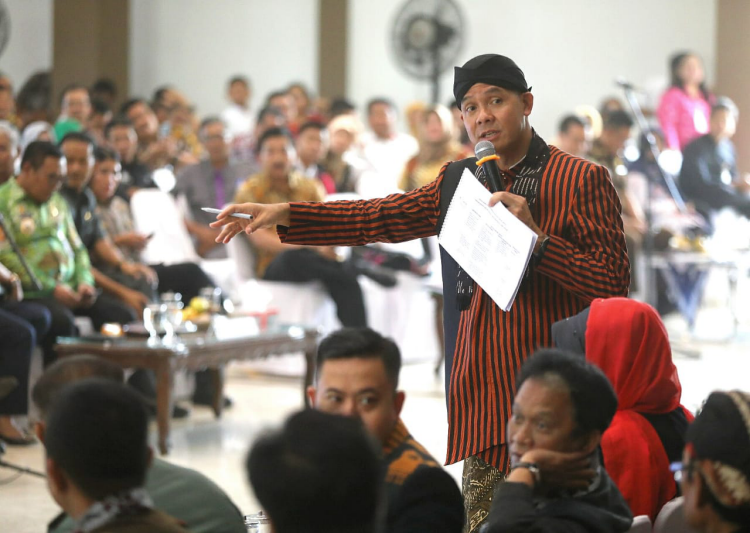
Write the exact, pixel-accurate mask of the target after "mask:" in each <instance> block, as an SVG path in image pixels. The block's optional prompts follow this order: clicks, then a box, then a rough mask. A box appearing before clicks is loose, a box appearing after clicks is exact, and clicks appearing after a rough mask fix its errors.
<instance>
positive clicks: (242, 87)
mask: <svg viewBox="0 0 750 533" xmlns="http://www.w3.org/2000/svg"><path fill="white" fill-rule="evenodd" d="M227 96H229V100H230V101H231V102H232V103H231V104H230V105H229V107H227V108H226V109H224V111H222V112H221V119H222V120H223V121H224V124H226V126H227V133H228V134H229V135H230V136H232V137H236V136H238V135H250V134H252V132H253V126H254V125H255V122H254V117H253V114H252V111H251V110H250V106H249V102H250V97H251V96H252V90H251V89H250V81H249V80H248V79H247V78H246V77H244V76H233V77H232V78H231V79H230V80H229V83H228V84H227Z"/></svg>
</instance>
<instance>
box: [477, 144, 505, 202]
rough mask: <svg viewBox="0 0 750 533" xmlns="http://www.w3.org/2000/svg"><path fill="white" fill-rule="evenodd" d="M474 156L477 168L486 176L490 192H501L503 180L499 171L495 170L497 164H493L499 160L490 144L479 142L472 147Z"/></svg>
mask: <svg viewBox="0 0 750 533" xmlns="http://www.w3.org/2000/svg"><path fill="white" fill-rule="evenodd" d="M474 155H476V156H477V159H478V160H479V161H477V166H480V167H482V169H484V175H485V176H487V184H488V185H489V186H490V191H491V192H499V191H502V190H503V180H502V179H501V178H500V169H498V168H497V164H496V163H495V161H497V160H498V159H500V158H499V157H497V153H496V152H495V147H494V146H492V143H491V142H490V141H479V142H478V143H477V145H476V146H475V147H474ZM485 163H488V164H485Z"/></svg>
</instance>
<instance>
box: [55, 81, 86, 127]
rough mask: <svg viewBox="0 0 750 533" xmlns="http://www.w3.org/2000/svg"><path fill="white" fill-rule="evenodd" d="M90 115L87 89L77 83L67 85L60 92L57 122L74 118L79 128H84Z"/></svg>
mask: <svg viewBox="0 0 750 533" xmlns="http://www.w3.org/2000/svg"><path fill="white" fill-rule="evenodd" d="M90 115H91V97H90V96H89V90H88V89H87V88H86V87H85V86H83V85H80V84H78V83H73V84H70V85H68V86H67V87H65V88H64V89H63V90H62V93H61V94H60V118H58V122H64V121H66V120H70V119H72V120H75V121H76V122H78V124H79V125H80V127H81V129H85V128H86V126H87V125H88V122H89V116H90Z"/></svg>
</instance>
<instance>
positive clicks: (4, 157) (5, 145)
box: [0, 120, 18, 185]
mask: <svg viewBox="0 0 750 533" xmlns="http://www.w3.org/2000/svg"><path fill="white" fill-rule="evenodd" d="M17 155H18V131H17V130H16V128H15V127H14V126H13V125H12V124H11V123H10V122H7V121H4V120H3V121H0V185H2V184H3V183H5V182H6V181H8V180H9V179H10V178H11V176H13V174H14V173H15V169H14V164H15V160H16V156H17Z"/></svg>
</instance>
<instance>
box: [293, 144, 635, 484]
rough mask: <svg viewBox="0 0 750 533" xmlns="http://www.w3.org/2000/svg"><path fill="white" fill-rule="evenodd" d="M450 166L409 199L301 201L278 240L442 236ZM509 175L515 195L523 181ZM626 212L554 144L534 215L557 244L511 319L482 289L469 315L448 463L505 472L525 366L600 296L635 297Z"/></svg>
mask: <svg viewBox="0 0 750 533" xmlns="http://www.w3.org/2000/svg"><path fill="white" fill-rule="evenodd" d="M446 168H447V165H446V166H444V167H443V169H442V170H441V171H440V175H439V176H438V178H437V179H436V180H435V181H433V182H432V183H429V184H427V185H425V186H424V187H422V188H420V189H415V190H413V191H410V192H408V193H405V194H394V195H390V196H387V197H385V198H379V199H374V200H361V201H340V202H328V203H292V204H291V215H290V216H291V219H290V220H291V224H290V226H289V227H288V228H284V227H279V228H278V230H279V236H280V238H281V239H282V241H284V242H287V243H296V244H302V243H304V244H312V245H363V244H367V243H372V242H401V241H406V240H410V239H417V238H421V237H428V236H431V235H435V232H436V224H437V221H438V217H439V216H440V192H441V184H442V182H443V178H444V175H445V169H446ZM504 174H505V177H506V178H507V179H506V183H507V189H510V186H511V185H512V181H513V176H514V173H513V172H512V171H508V172H506V173H504ZM620 209H621V206H620V201H619V199H618V197H617V193H616V192H615V190H614V187H613V186H612V182H611V180H610V179H609V175H608V173H607V171H606V170H605V169H604V167H601V166H599V165H595V164H593V163H591V162H589V161H586V160H583V159H579V158H577V157H574V156H571V155H570V154H567V153H565V152H562V151H561V150H559V149H557V148H555V147H554V146H550V158H549V160H548V162H547V166H546V169H545V170H544V174H543V176H542V179H541V183H540V186H539V192H538V197H537V201H536V205H535V208H534V212H533V214H534V218H535V221H536V223H537V224H538V225H539V227H540V228H541V229H542V231H543V232H544V233H546V234H547V235H549V236H550V240H549V243H548V245H547V249H546V252H545V253H544V256H543V257H542V259H541V260H540V261H539V263H538V264H536V265H535V266H534V267H533V270H532V271H531V272H529V273H528V275H527V276H526V278H525V279H524V282H523V283H522V285H521V289H520V290H519V292H518V296H517V298H516V301H515V302H514V304H513V306H512V308H511V310H510V311H509V312H507V313H506V312H503V311H502V310H501V309H500V308H499V307H498V306H497V305H495V303H494V302H493V301H492V300H491V299H490V297H489V296H487V294H486V293H484V291H482V289H481V287H476V292H475V294H474V297H473V298H472V301H471V306H470V307H469V309H467V310H466V311H464V312H462V313H461V319H460V323H459V326H458V328H459V329H458V339H457V342H456V350H455V356H454V361H453V369H452V372H451V381H450V384H451V385H450V397H449V399H448V431H449V436H448V454H447V458H446V464H451V463H455V462H457V461H461V460H463V459H465V458H466V457H469V456H472V455H478V456H479V457H481V458H482V459H484V460H485V461H487V462H488V463H489V464H491V465H493V466H495V467H497V468H499V469H501V470H502V471H506V470H507V467H508V457H507V447H506V446H505V445H504V444H505V440H506V432H505V428H506V422H507V421H508V420H509V418H510V413H511V407H512V402H513V396H514V394H515V377H516V374H517V373H518V371H519V369H520V367H521V364H522V363H523V361H524V360H525V359H526V358H527V357H528V356H529V355H530V354H531V353H532V352H533V351H534V350H535V349H537V348H539V347H544V346H549V345H551V343H552V339H551V333H550V328H551V326H552V324H553V323H554V322H556V321H557V320H561V319H563V318H566V317H569V316H572V315H574V314H576V313H578V312H580V311H581V310H583V309H584V308H585V307H587V306H588V305H589V304H590V303H591V301H592V300H593V299H594V298H608V297H613V296H627V293H628V287H629V284H630V263H629V261H628V256H627V251H626V247H625V235H624V233H623V227H622V219H621V217H620ZM530 268H532V267H530ZM444 290H445V291H449V290H455V286H454V285H453V284H448V285H446V286H445V287H444Z"/></svg>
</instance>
